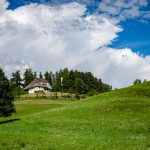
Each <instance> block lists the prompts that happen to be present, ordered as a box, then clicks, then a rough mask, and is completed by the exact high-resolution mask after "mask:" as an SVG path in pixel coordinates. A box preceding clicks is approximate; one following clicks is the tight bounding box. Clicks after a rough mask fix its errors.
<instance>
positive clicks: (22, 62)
mask: <svg viewBox="0 0 150 150" xmlns="http://www.w3.org/2000/svg"><path fill="white" fill-rule="evenodd" d="M36 3H37V4H36ZM43 4H44V5H43ZM0 6H1V7H0V13H1V15H0V67H2V68H4V69H5V71H6V72H7V74H8V75H10V74H11V73H12V72H14V71H15V70H18V69H19V70H21V71H24V69H26V68H32V70H33V71H37V72H40V71H41V72H45V71H47V70H50V71H57V70H59V69H60V68H64V67H68V68H69V69H77V70H82V71H90V72H92V73H93V74H94V75H95V76H97V77H99V78H102V80H103V81H104V82H106V83H108V84H111V85H112V86H113V87H114V88H119V87H125V86H128V85H131V84H132V83H133V81H134V80H135V79H141V80H144V79H146V80H150V2H149V0H101V1H99V0H51V1H49V0H47V1H46V0H38V1H37V0H30V1H27V0H0ZM21 6H22V7H21Z"/></svg>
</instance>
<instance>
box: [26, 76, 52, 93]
mask: <svg viewBox="0 0 150 150" xmlns="http://www.w3.org/2000/svg"><path fill="white" fill-rule="evenodd" d="M51 89H52V87H51V85H50V84H49V83H48V82H47V81H46V80H45V79H40V78H36V79H34V80H33V81H32V82H31V83H30V84H29V85H27V86H26V87H25V88H24V90H25V91H28V93H29V94H31V93H35V91H44V92H48V91H50V90H51Z"/></svg>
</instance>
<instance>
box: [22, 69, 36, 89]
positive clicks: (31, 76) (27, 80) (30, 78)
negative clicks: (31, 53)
mask: <svg viewBox="0 0 150 150" xmlns="http://www.w3.org/2000/svg"><path fill="white" fill-rule="evenodd" d="M23 76H24V77H23V80H24V87H26V86H27V85H28V84H30V83H31V82H32V81H33V79H34V74H33V72H32V69H31V68H29V69H26V70H25V72H24V74H23Z"/></svg>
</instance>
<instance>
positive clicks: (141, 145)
mask: <svg viewBox="0 0 150 150" xmlns="http://www.w3.org/2000/svg"><path fill="white" fill-rule="evenodd" d="M15 105H16V108H17V114H15V115H13V116H12V117H10V118H7V119H5V118H1V119H0V120H1V121H0V149H2V150H5V149H8V150H13V149H14V150H20V149H23V150H26V149H27V150H55V149H58V150H62V149H63V150H70V149H71V150H79V149H80V150H86V149H87V150H95V149H100V150H101V149H102V150H118V149H119V150H149V149H150V84H149V83H147V84H140V85H136V86H133V87H129V88H125V89H121V90H115V91H112V92H109V93H105V94H101V95H98V96H94V97H89V98H86V99H84V100H81V101H71V100H44V99H37V100H17V101H16V102H15ZM15 118H16V120H13V119H15ZM6 120H10V121H6Z"/></svg>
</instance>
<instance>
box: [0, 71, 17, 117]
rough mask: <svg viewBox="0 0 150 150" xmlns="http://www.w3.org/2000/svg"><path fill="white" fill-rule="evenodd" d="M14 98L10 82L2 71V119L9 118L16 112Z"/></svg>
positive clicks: (0, 80) (0, 72)
mask: <svg viewBox="0 0 150 150" xmlns="http://www.w3.org/2000/svg"><path fill="white" fill-rule="evenodd" d="M13 101H14V96H13V93H12V88H11V86H10V83H9V80H8V79H7V77H6V76H5V73H4V72H3V70H2V69H0V117H8V116H10V115H11V114H12V113H14V112H15V107H14V104H13Z"/></svg>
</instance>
